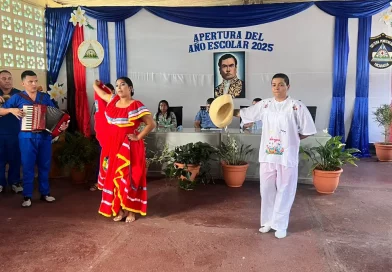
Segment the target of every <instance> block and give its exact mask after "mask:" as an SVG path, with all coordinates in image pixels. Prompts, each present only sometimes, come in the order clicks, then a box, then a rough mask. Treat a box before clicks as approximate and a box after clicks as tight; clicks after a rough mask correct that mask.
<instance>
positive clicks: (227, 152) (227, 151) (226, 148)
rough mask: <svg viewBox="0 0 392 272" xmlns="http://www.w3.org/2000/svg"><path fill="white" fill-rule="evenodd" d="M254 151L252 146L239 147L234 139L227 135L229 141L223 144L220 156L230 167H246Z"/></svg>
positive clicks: (219, 151)
mask: <svg viewBox="0 0 392 272" xmlns="http://www.w3.org/2000/svg"><path fill="white" fill-rule="evenodd" d="M254 150H255V149H254V148H252V147H251V145H244V144H241V145H239V144H238V142H237V140H236V139H235V138H234V137H231V136H230V135H229V134H227V141H226V143H225V142H222V143H221V145H220V147H219V149H218V154H219V156H220V158H221V160H222V161H223V162H224V163H226V164H228V165H244V164H247V159H248V157H249V156H250V155H251V154H252V152H253V151H254Z"/></svg>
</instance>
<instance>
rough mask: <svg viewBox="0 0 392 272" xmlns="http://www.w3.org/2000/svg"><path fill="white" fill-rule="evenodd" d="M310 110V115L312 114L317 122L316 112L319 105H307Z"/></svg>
mask: <svg viewBox="0 0 392 272" xmlns="http://www.w3.org/2000/svg"><path fill="white" fill-rule="evenodd" d="M306 107H307V108H308V110H309V112H310V115H312V118H313V122H316V112H317V106H306Z"/></svg>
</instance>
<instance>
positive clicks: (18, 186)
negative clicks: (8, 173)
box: [11, 184, 23, 194]
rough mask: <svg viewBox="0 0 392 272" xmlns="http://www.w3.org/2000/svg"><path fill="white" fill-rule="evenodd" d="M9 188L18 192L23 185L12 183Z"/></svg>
mask: <svg viewBox="0 0 392 272" xmlns="http://www.w3.org/2000/svg"><path fill="white" fill-rule="evenodd" d="M11 189H12V191H14V192H15V194H17V193H20V192H23V187H22V185H20V184H13V185H12V186H11Z"/></svg>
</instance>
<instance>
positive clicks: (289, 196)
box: [234, 74, 316, 238]
mask: <svg viewBox="0 0 392 272" xmlns="http://www.w3.org/2000/svg"><path fill="white" fill-rule="evenodd" d="M271 85H272V93H273V95H274V97H273V98H269V99H264V100H262V101H260V102H259V103H257V104H255V105H253V106H250V107H248V108H244V109H241V110H238V109H236V110H234V116H237V117H241V118H243V119H246V120H249V121H251V122H255V121H258V120H261V121H262V134H261V143H260V153H259V162H260V190H261V219H260V224H261V228H260V229H259V231H260V232H261V233H267V232H269V231H270V230H271V229H274V230H276V232H275V237H276V238H284V237H286V235H287V226H288V223H289V216H290V210H291V206H292V205H293V202H294V198H295V193H296V190H297V179H298V157H299V145H300V140H301V139H304V138H306V137H308V136H310V135H313V134H315V133H316V127H315V125H314V122H313V119H312V116H311V115H310V112H309V111H308V109H307V107H306V106H305V105H304V104H303V103H302V102H301V101H298V100H295V99H293V98H291V97H290V96H288V95H287V92H288V90H289V88H290V85H289V78H288V76H287V75H285V74H276V75H274V76H273V78H272V82H271Z"/></svg>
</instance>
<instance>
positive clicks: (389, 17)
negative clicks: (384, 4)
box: [380, 2, 392, 26]
mask: <svg viewBox="0 0 392 272" xmlns="http://www.w3.org/2000/svg"><path fill="white" fill-rule="evenodd" d="M389 4H390V5H391V6H392V2H391V3H389ZM380 22H384V24H386V25H390V26H392V9H391V10H388V11H386V12H384V14H383V15H382V16H381V18H380Z"/></svg>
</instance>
